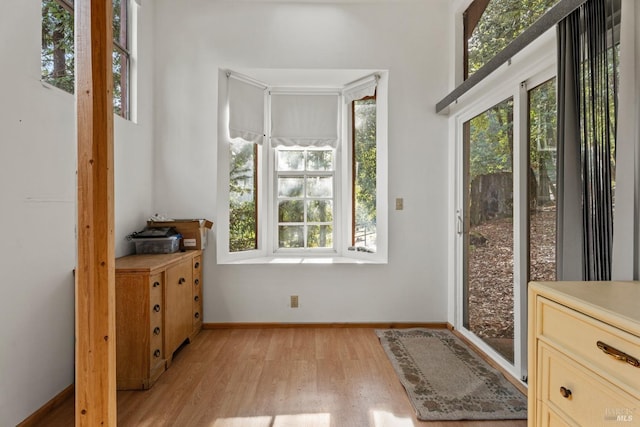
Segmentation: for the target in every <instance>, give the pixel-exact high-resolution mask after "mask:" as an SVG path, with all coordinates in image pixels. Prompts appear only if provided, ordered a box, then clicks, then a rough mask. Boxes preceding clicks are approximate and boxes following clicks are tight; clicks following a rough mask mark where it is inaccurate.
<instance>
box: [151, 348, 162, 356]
mask: <svg viewBox="0 0 640 427" xmlns="http://www.w3.org/2000/svg"><path fill="white" fill-rule="evenodd" d="M160 354H162V353H160V349H159V348H158V349H156V351H154V352H153V357H160Z"/></svg>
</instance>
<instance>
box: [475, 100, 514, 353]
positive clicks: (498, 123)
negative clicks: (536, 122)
mask: <svg viewBox="0 0 640 427" xmlns="http://www.w3.org/2000/svg"><path fill="white" fill-rule="evenodd" d="M464 134H465V161H464V164H465V175H466V176H465V184H464V186H465V192H464V194H465V195H466V201H465V215H464V218H465V219H466V224H465V229H466V230H467V231H468V232H467V233H465V234H464V236H465V238H464V264H465V265H464V295H463V297H464V312H463V316H464V317H463V322H464V326H465V328H466V329H467V330H469V331H470V332H472V333H473V334H475V335H476V336H478V337H479V338H481V339H482V340H483V341H484V342H485V343H487V344H488V345H489V346H490V347H491V348H493V349H494V350H495V351H496V352H497V353H499V354H500V355H501V356H502V357H504V358H505V359H506V360H507V361H509V363H511V364H513V363H514V301H513V298H514V284H513V283H514V281H513V277H514V276H513V257H514V255H513V215H514V210H513V99H512V98H509V99H507V100H505V101H503V102H501V103H499V104H497V105H495V106H494V107H492V108H490V109H489V110H487V111H485V112H483V113H481V114H479V115H478V116H476V117H474V118H472V119H471V120H469V121H468V122H466V123H465V129H464Z"/></svg>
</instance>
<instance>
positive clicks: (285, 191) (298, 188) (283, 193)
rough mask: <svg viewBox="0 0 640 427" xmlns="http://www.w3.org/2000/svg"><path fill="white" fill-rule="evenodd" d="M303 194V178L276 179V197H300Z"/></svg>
mask: <svg viewBox="0 0 640 427" xmlns="http://www.w3.org/2000/svg"><path fill="white" fill-rule="evenodd" d="M303 194H304V178H303V177H287V178H283V177H280V178H278V197H302V195H303Z"/></svg>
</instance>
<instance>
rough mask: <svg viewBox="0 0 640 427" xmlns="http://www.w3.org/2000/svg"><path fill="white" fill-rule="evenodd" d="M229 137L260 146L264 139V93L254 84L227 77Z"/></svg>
mask: <svg viewBox="0 0 640 427" xmlns="http://www.w3.org/2000/svg"><path fill="white" fill-rule="evenodd" d="M228 82H229V88H228V90H229V136H230V137H231V139H235V138H242V139H244V140H245V141H248V142H255V143H257V144H262V141H263V139H264V91H265V89H266V87H261V86H259V85H258V84H256V83H253V82H249V81H246V80H244V79H240V78H238V77H236V76H234V75H233V74H230V75H229V78H228Z"/></svg>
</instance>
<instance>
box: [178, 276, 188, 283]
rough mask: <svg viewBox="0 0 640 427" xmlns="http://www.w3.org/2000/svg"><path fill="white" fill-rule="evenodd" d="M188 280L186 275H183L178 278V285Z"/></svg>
mask: <svg viewBox="0 0 640 427" xmlns="http://www.w3.org/2000/svg"><path fill="white" fill-rule="evenodd" d="M186 281H187V279H185V278H184V277H181V278H180V279H179V280H178V285H182V284H183V283H184V282H186Z"/></svg>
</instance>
